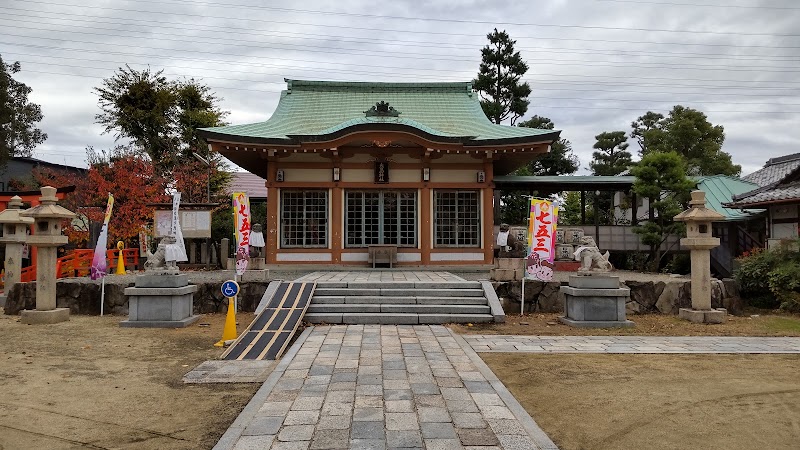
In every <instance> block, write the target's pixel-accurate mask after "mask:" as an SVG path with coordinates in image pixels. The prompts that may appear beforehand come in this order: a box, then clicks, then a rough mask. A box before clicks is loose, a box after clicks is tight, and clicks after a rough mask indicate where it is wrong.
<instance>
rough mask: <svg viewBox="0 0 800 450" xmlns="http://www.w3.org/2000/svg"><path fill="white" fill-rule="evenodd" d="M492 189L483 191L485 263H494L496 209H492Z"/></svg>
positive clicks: (488, 188)
mask: <svg viewBox="0 0 800 450" xmlns="http://www.w3.org/2000/svg"><path fill="white" fill-rule="evenodd" d="M492 191H493V189H492V188H491V187H487V188H484V189H483V242H482V244H483V263H484V264H491V263H492V262H493V261H494V239H493V238H494V217H493V216H494V209H493V208H492V200H493V196H492Z"/></svg>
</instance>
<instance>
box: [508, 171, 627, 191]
mask: <svg viewBox="0 0 800 450" xmlns="http://www.w3.org/2000/svg"><path fill="white" fill-rule="evenodd" d="M634 181H636V177H633V176H596V175H558V176H535V175H534V176H515V175H504V176H498V177H494V184H495V186H496V187H497V188H498V189H519V190H542V191H548V192H559V191H629V190H630V189H631V187H632V186H633V182H634Z"/></svg>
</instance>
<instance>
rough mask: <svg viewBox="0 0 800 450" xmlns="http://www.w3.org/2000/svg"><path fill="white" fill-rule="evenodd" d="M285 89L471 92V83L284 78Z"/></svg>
mask: <svg viewBox="0 0 800 450" xmlns="http://www.w3.org/2000/svg"><path fill="white" fill-rule="evenodd" d="M284 81H286V85H287V89H288V90H289V91H290V92H291V91H292V90H294V89H297V88H300V90H305V89H303V88H312V89H311V90H325V88H330V89H332V88H346V89H348V90H366V91H368V90H372V89H381V90H384V89H389V90H391V89H402V90H408V89H431V90H440V91H458V92H472V82H471V81H449V82H448V81H438V82H423V83H409V82H400V83H395V82H383V81H326V80H294V79H290V78H284Z"/></svg>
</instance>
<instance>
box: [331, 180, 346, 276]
mask: <svg viewBox="0 0 800 450" xmlns="http://www.w3.org/2000/svg"><path fill="white" fill-rule="evenodd" d="M342 201H343V199H342V188H340V187H338V186H337V187H334V188H333V189H331V214H330V217H331V223H330V224H329V226H330V229H331V253H332V254H333V255H332V262H333V264H341V262H342V226H343V223H344V221H343V220H342Z"/></svg>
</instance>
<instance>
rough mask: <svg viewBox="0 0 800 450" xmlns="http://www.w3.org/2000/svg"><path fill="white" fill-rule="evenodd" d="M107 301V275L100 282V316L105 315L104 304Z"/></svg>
mask: <svg viewBox="0 0 800 450" xmlns="http://www.w3.org/2000/svg"><path fill="white" fill-rule="evenodd" d="M105 302H106V277H103V281H102V282H101V283H100V316H101V317H102V316H103V304H104V303H105Z"/></svg>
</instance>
